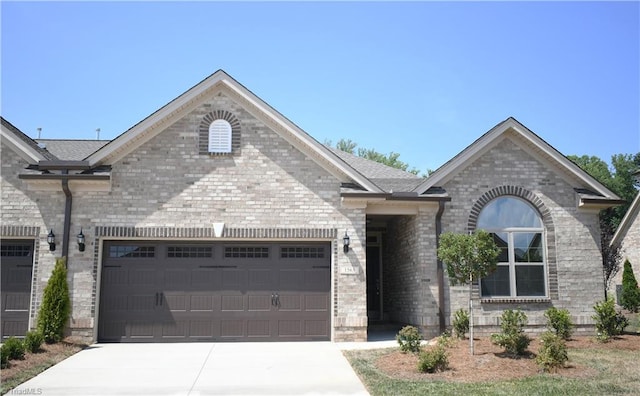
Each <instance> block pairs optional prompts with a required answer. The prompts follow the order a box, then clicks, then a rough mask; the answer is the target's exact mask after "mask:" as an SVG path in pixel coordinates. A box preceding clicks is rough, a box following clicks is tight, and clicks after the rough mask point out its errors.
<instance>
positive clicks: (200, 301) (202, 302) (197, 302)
mask: <svg viewBox="0 0 640 396" xmlns="http://www.w3.org/2000/svg"><path fill="white" fill-rule="evenodd" d="M190 298H191V304H190V308H191V312H212V311H213V296H209V295H204V296H199V295H195V296H193V295H192V296H190Z"/></svg>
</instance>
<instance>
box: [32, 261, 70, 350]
mask: <svg viewBox="0 0 640 396" xmlns="http://www.w3.org/2000/svg"><path fill="white" fill-rule="evenodd" d="M70 312H71V301H70V300H69V285H68V284H67V268H66V259H65V258H64V257H62V258H59V259H57V260H56V266H55V267H54V269H53V272H52V273H51V278H49V281H48V282H47V286H46V287H45V288H44V294H43V297H42V305H41V306H40V312H39V314H38V331H39V332H40V334H42V336H43V337H44V340H45V342H46V343H47V344H51V343H54V342H58V341H60V340H61V339H62V338H63V336H64V328H65V325H66V324H67V321H68V320H69V313H70Z"/></svg>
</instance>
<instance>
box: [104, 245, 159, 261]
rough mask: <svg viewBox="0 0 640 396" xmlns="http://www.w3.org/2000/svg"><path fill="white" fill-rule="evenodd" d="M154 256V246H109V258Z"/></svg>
mask: <svg viewBox="0 0 640 396" xmlns="http://www.w3.org/2000/svg"><path fill="white" fill-rule="evenodd" d="M155 256H156V248H155V246H135V245H115V246H109V257H111V258H152V257H155Z"/></svg>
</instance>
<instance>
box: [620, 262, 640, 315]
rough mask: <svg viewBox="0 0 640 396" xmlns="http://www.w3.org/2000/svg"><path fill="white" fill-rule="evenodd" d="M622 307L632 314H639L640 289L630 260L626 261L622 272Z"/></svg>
mask: <svg viewBox="0 0 640 396" xmlns="http://www.w3.org/2000/svg"><path fill="white" fill-rule="evenodd" d="M620 305H621V306H622V307H623V308H624V309H627V310H629V311H631V312H638V309H639V308H640V289H639V288H638V281H636V277H635V275H634V274H633V268H631V263H630V262H629V260H625V262H624V269H623V270H622V293H621V294H620Z"/></svg>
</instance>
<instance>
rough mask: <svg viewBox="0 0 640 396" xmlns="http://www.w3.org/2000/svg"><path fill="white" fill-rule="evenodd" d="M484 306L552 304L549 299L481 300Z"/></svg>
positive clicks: (500, 298) (501, 298) (502, 298)
mask: <svg viewBox="0 0 640 396" xmlns="http://www.w3.org/2000/svg"><path fill="white" fill-rule="evenodd" d="M480 302H481V303H482V304H545V303H550V302H551V299H550V298H549V297H524V298H518V297H499V298H480Z"/></svg>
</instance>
